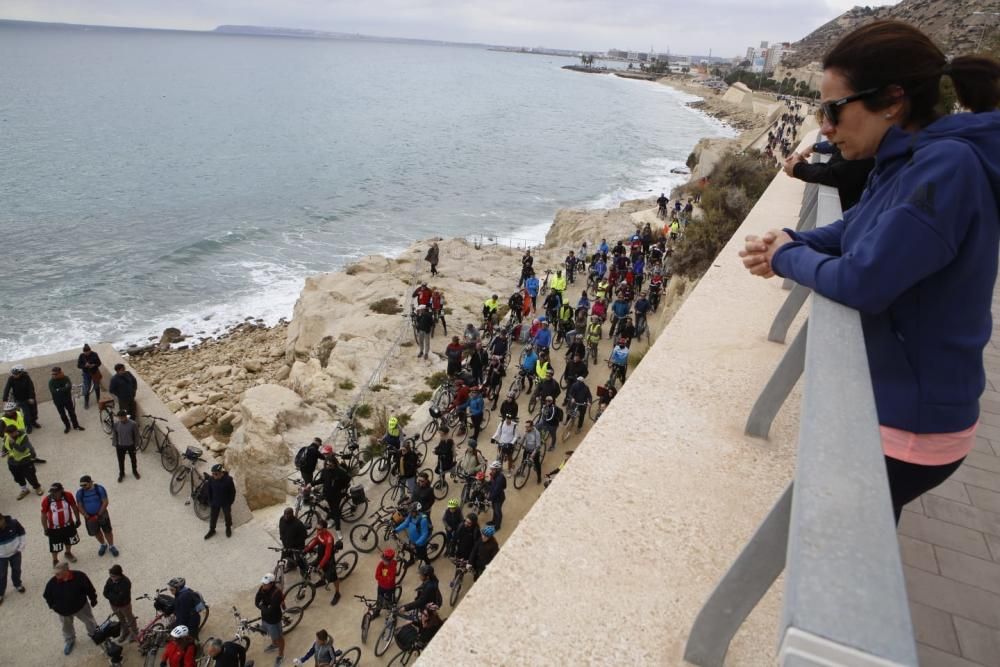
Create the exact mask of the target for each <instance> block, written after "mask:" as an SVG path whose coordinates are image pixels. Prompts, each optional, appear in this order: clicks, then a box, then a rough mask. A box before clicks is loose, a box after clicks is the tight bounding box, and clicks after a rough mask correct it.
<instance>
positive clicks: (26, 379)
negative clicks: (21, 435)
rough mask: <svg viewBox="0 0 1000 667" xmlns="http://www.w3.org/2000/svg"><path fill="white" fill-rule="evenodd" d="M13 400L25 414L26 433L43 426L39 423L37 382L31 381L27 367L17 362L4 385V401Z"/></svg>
mask: <svg viewBox="0 0 1000 667" xmlns="http://www.w3.org/2000/svg"><path fill="white" fill-rule="evenodd" d="M10 400H13V401H14V402H15V403H17V407H18V408H19V409H20V410H21V413H22V414H23V415H24V421H25V427H26V428H25V433H31V429H33V428H41V427H42V426H41V424H39V423H38V401H37V400H36V398H35V383H34V382H32V381H31V376H30V375H28V371H27V369H26V368H25V367H24V366H22V365H21V364H17V365H16V366H13V367H12V368H11V369H10V377H8V378H7V384H5V385H4V387H3V402H4V403H6V402H7V401H10Z"/></svg>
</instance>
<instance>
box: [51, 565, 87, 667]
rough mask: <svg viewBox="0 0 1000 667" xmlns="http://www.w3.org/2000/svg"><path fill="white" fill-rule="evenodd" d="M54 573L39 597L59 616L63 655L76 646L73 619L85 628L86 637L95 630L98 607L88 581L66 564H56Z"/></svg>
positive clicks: (84, 576)
mask: <svg viewBox="0 0 1000 667" xmlns="http://www.w3.org/2000/svg"><path fill="white" fill-rule="evenodd" d="M53 567H54V568H55V572H54V574H53V576H52V578H51V579H49V582H48V583H47V584H45V592H44V593H43V594H42V597H44V598H45V603H46V604H47V605H48V606H49V609H51V610H52V611H54V612H55V613H56V614H58V615H59V620H60V622H61V623H62V636H63V642H64V644H63V655H69V654H70V653H72V652H73V645H74V644H76V628H75V627H74V623H73V620H74V619H76V620H79V621H80V622H81V623H83V625H84V627H85V628H86V629H87V634H93V632H94V631H95V630H97V621H95V620H94V612H93V611H92V608H93V607H96V606H97V591H96V590H95V589H94V584H92V583H90V578H89V577H87V575H86V574H84V573H83V572H80V571H79V570H71V569H69V563H56V564H54V565H53Z"/></svg>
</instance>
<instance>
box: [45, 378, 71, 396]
mask: <svg viewBox="0 0 1000 667" xmlns="http://www.w3.org/2000/svg"><path fill="white" fill-rule="evenodd" d="M49 393H50V394H52V400H53V401H55V402H57V403H59V402H62V403H66V402H68V401H71V400H73V381H72V380H70V379H69V377H68V376H66V375H64V376H62V377H61V378H51V379H50V380H49Z"/></svg>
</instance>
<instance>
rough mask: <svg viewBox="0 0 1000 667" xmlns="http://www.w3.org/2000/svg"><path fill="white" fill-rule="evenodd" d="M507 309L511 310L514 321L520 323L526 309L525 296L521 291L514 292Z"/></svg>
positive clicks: (508, 301)
mask: <svg viewBox="0 0 1000 667" xmlns="http://www.w3.org/2000/svg"><path fill="white" fill-rule="evenodd" d="M507 307H508V308H510V313H511V317H513V318H514V321H516V322H520V321H521V309H522V308H524V294H523V293H522V292H521V290H519V289H518V290H514V292H513V293H512V294H511V295H510V298H509V299H507Z"/></svg>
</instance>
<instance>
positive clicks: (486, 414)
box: [480, 408, 493, 430]
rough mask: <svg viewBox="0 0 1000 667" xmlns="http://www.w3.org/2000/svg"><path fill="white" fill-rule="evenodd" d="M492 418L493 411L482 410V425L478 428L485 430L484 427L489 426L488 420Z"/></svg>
mask: <svg viewBox="0 0 1000 667" xmlns="http://www.w3.org/2000/svg"><path fill="white" fill-rule="evenodd" d="M492 418H493V411H492V410H490V409H489V408H483V423H482V424H481V425H480V428H481V429H483V430H486V427H487V426H489V425H490V419H492Z"/></svg>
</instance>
